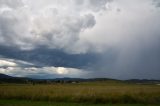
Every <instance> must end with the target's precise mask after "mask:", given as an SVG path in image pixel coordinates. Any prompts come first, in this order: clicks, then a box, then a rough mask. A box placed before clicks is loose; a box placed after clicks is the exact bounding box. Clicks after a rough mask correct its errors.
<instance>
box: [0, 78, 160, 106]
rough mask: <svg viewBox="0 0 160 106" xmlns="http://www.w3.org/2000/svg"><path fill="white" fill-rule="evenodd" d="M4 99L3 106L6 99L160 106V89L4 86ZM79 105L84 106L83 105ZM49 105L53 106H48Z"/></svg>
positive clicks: (114, 84) (93, 84)
mask: <svg viewBox="0 0 160 106" xmlns="http://www.w3.org/2000/svg"><path fill="white" fill-rule="evenodd" d="M0 99H1V101H0V105H2V106H3V105H4V106H8V105H7V104H6V105H5V103H6V102H3V101H5V100H6V101H7V100H12V102H13V101H19V100H25V101H34V102H35V101H37V102H40V101H46V102H56V103H63V104H64V103H66V104H68V103H89V104H95V105H98V104H103V105H106V104H137V105H138V104H145V105H146V104H148V105H149V106H152V105H153V106H154V105H157V106H158V105H160V86H159V85H140V84H127V83H119V82H107V81H104V82H103V81H102V82H84V83H76V84H36V85H32V84H1V85H0ZM7 103H8V102H7ZM13 104H14V103H13ZM63 104H62V106H63ZM79 105H80V106H81V104H79ZM9 106H11V105H9ZM13 106H14V105H13ZM16 106H17V105H16ZM30 106H31V105H30ZM46 106H52V105H47V104H46ZM54 106H56V105H54ZM57 106H61V105H60V104H59V105H57ZM70 106H72V105H71V104H70ZM83 106H85V105H84V104H83ZM93 106H94V105H93ZM113 106H114V105H113ZM122 106H123V105H122ZM124 106H125V105H124ZM127 106H129V105H127ZM138 106H139V105H138ZM142 106H143V105H142Z"/></svg>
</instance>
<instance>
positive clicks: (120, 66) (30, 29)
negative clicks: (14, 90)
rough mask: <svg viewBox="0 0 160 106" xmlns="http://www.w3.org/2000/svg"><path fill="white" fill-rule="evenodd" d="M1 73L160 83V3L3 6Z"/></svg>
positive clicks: (28, 0)
mask: <svg viewBox="0 0 160 106" xmlns="http://www.w3.org/2000/svg"><path fill="white" fill-rule="evenodd" d="M0 73H3V74H7V75H11V76H17V77H31V78H40V79H45V78H63V77H72V78H115V79H160V0H0Z"/></svg>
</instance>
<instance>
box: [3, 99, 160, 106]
mask: <svg viewBox="0 0 160 106" xmlns="http://www.w3.org/2000/svg"><path fill="white" fill-rule="evenodd" d="M0 106H159V105H158V104H157V105H156V104H91V103H66V102H46V101H27V100H0Z"/></svg>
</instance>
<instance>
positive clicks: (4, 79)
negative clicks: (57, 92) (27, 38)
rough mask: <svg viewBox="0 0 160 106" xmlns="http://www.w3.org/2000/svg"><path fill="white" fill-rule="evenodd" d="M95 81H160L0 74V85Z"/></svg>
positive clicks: (141, 82) (153, 81)
mask: <svg viewBox="0 0 160 106" xmlns="http://www.w3.org/2000/svg"><path fill="white" fill-rule="evenodd" d="M95 81H99V82H101V81H113V82H115V81H116V82H122V83H134V84H159V83H160V80H147V79H130V80H116V79H109V78H88V79H84V78H67V77H65V78H54V79H34V78H26V77H13V76H9V75H5V74H1V73H0V83H32V84H35V83H42V84H46V83H73V82H95Z"/></svg>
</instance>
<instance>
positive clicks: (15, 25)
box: [0, 0, 109, 53]
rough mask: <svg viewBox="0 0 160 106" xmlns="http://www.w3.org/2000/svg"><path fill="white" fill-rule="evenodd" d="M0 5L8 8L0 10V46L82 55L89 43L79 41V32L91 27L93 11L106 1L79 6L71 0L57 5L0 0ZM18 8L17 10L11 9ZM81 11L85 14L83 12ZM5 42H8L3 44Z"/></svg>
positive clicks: (90, 1)
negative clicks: (55, 50) (43, 49)
mask: <svg viewBox="0 0 160 106" xmlns="http://www.w3.org/2000/svg"><path fill="white" fill-rule="evenodd" d="M1 2H2V3H1V4H2V5H7V6H9V7H11V9H4V7H3V6H1V7H0V11H1V12H0V44H1V45H4V46H6V45H7V46H13V45H14V46H17V47H19V48H20V49H22V50H31V49H34V48H36V47H38V46H46V47H48V48H53V49H64V50H65V51H66V52H68V53H69V52H70V53H72V52H75V53H81V52H82V53H84V52H87V51H88V50H89V48H90V45H92V44H89V43H87V42H86V43H85V42H84V41H83V39H81V38H80V33H81V32H83V31H85V30H87V29H88V28H92V27H94V26H95V24H96V19H95V15H94V14H93V12H94V11H95V10H96V12H98V11H100V10H102V9H103V8H105V5H106V3H108V2H109V1H108V0H101V1H100V2H97V1H93V0H87V1H82V2H80V4H79V2H77V1H74V0H70V1H69V2H66V1H64V0H61V2H58V1H53V0H46V1H43V0H40V1H39V0H38V1H31V0H28V1H25V0H24V1H21V0H16V1H15V2H12V1H10V0H6V1H4V0H2V1H1ZM74 2H76V5H75V4H74ZM81 4H82V5H81ZM19 5H21V8H14V7H18V6H19ZM59 6H63V7H64V8H65V9H64V8H61V7H59ZM77 6H78V7H79V9H78V10H77V9H76V7H77ZM84 8H85V11H83V9H84ZM88 10H89V11H88ZM91 11H92V12H91ZM6 41H9V42H8V43H5V42H6ZM82 43H85V47H84V46H82V45H83V44H82ZM88 44H89V45H88ZM77 47H78V48H77Z"/></svg>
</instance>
